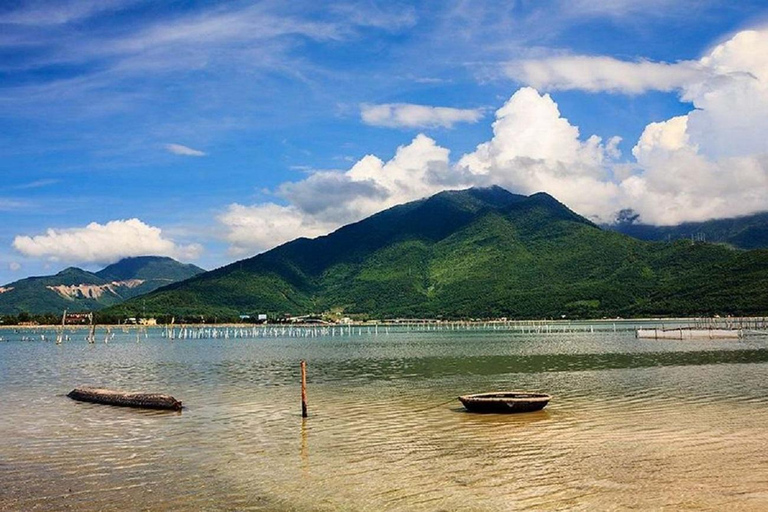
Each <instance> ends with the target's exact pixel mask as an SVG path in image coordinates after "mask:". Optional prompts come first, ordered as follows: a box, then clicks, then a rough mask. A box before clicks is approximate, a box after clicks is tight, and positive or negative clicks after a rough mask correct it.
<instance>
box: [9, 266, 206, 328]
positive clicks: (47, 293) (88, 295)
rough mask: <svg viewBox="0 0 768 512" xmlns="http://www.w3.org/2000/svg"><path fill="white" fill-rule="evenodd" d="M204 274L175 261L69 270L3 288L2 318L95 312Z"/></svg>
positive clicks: (30, 278) (23, 280)
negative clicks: (28, 314) (10, 315)
mask: <svg viewBox="0 0 768 512" xmlns="http://www.w3.org/2000/svg"><path fill="white" fill-rule="evenodd" d="M201 272H204V270H203V269H201V268H199V267H196V266H195V265H188V264H183V263H179V262H178V261H176V260H174V259H172V258H166V257H160V256H141V257H137V258H125V259H122V260H120V261H118V262H117V263H114V264H112V265H109V266H108V267H106V268H104V269H102V270H100V271H98V272H95V273H93V272H87V271H85V270H82V269H79V268H75V267H69V268H66V269H64V270H62V271H61V272H59V273H58V274H56V275H52V276H41V277H29V278H26V279H21V280H19V281H16V282H13V283H10V284H7V285H4V286H2V287H0V314H18V313H23V312H26V313H61V311H63V310H64V309H68V310H69V311H94V310H98V309H102V308H104V307H106V306H111V305H114V304H118V303H120V302H122V301H124V300H126V299H129V298H131V297H136V296H138V295H141V294H143V293H148V292H151V291H153V290H156V289H157V288H159V287H161V286H165V285H167V284H171V283H175V282H177V281H181V280H183V279H187V278H189V277H192V276H195V275H197V274H200V273H201Z"/></svg>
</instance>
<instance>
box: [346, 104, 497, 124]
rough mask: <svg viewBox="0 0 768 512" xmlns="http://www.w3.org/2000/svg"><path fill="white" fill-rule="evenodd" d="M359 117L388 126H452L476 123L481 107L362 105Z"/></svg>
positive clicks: (479, 116) (366, 122) (481, 113)
mask: <svg viewBox="0 0 768 512" xmlns="http://www.w3.org/2000/svg"><path fill="white" fill-rule="evenodd" d="M360 117H361V118H362V120H363V122H364V123H365V124H369V125H372V126H385V127H388V128H453V125H455V124H457V123H476V122H478V121H479V120H480V119H482V117H483V111H482V109H462V108H451V107H431V106H428V105H414V104H412V103H382V104H380V105H362V106H361V107H360Z"/></svg>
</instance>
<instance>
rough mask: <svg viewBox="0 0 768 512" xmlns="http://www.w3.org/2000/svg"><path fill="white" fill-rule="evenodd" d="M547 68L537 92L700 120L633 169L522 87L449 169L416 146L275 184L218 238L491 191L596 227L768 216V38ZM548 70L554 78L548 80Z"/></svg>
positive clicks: (642, 148)
mask: <svg viewBox="0 0 768 512" xmlns="http://www.w3.org/2000/svg"><path fill="white" fill-rule="evenodd" d="M575 64H581V65H583V67H584V69H583V70H579V69H578V68H579V66H577V65H575ZM547 66H549V67H547ZM541 69H544V70H545V71H546V73H545V72H542V74H541V78H540V80H539V81H538V82H537V84H538V85H541V86H542V87H546V88H550V89H555V88H580V89H584V90H588V91H593V92H594V91H613V92H617V91H619V92H627V93H632V94H635V93H641V92H643V91H647V90H651V89H656V90H665V91H668V90H676V91H678V94H680V96H681V99H683V100H684V101H689V102H691V103H693V105H694V107H695V108H694V110H692V111H691V112H690V113H688V114H687V115H683V116H677V117H673V118H671V119H667V120H661V121H659V122H655V123H650V124H649V125H648V126H646V127H645V130H644V131H643V133H642V135H641V136H640V138H639V140H638V141H637V142H636V144H635V146H634V148H633V150H632V156H633V157H634V161H618V159H619V158H620V156H621V155H620V153H619V150H618V143H619V141H620V139H619V138H618V137H611V138H609V139H607V140H602V139H601V138H600V137H597V136H595V135H591V136H585V135H582V134H580V133H579V129H578V127H577V126H575V125H573V124H572V123H571V122H570V121H569V120H568V119H567V118H565V117H564V116H563V115H562V114H561V113H560V110H559V108H558V105H557V103H556V102H555V100H554V99H553V98H552V97H551V96H550V95H549V94H542V93H540V92H539V91H538V90H536V89H535V88H532V87H523V88H521V89H519V90H518V91H517V92H515V93H514V94H513V95H512V97H511V98H510V99H509V100H508V101H507V102H506V103H505V104H504V105H503V106H502V107H501V108H500V109H499V110H498V111H496V114H495V121H494V122H493V136H492V137H491V139H490V140H488V141H486V142H484V143H482V144H479V145H478V146H477V147H476V149H475V150H474V151H472V152H470V153H468V154H465V155H462V156H461V157H459V158H458V160H457V161H454V162H452V161H451V159H450V152H449V150H448V149H446V148H444V147H441V146H440V145H438V144H437V142H436V141H435V140H433V139H431V138H430V137H427V136H426V135H423V134H420V135H417V136H416V137H415V138H414V139H413V140H412V141H411V142H410V143H408V144H405V145H403V146H401V147H399V148H397V151H396V152H395V154H394V156H393V157H392V158H391V159H389V160H386V161H385V160H383V159H381V158H379V157H377V156H375V155H367V156H365V157H363V158H362V159H360V160H359V161H357V162H356V163H355V164H354V165H353V166H352V167H351V168H350V169H348V170H346V171H343V172H342V171H339V172H330V171H318V172H315V173H312V174H310V175H309V176H308V177H307V178H305V179H303V180H301V181H298V182H292V183H284V184H282V185H281V186H279V187H277V189H276V190H275V193H276V194H277V195H278V196H279V197H280V198H281V199H282V200H284V201H285V204H283V205H278V204H274V203H261V204H256V205H251V206H244V205H239V204H233V205H230V206H229V208H228V209H227V211H226V212H225V213H223V214H222V215H221V216H220V217H219V221H220V222H221V224H222V225H223V227H224V229H225V231H224V232H225V238H226V239H227V240H228V241H229V242H230V244H231V246H232V247H233V250H235V251H236V252H239V253H246V252H248V251H262V250H265V249H269V248H270V247H273V246H274V245H277V244H278V243H281V242H284V241H287V240H290V239H293V238H295V237H297V236H317V235H320V234H325V233H327V232H329V231H332V230H333V229H335V228H337V227H339V226H341V225H343V224H346V223H349V222H353V221H357V220H360V219H362V218H364V217H366V216H369V215H371V214H373V213H376V212H378V211H381V210H383V209H385V208H388V207H391V206H393V205H396V204H400V203H403V202H406V201H410V200H414V199H418V198H421V197H426V196H429V195H431V194H434V193H436V192H439V191H441V190H446V189H457V188H466V187H470V186H487V185H491V184H498V185H501V186H503V187H505V188H507V189H508V190H510V191H512V192H517V193H523V194H531V193H535V192H540V191H545V192H548V193H550V194H552V195H553V196H555V197H556V198H558V199H559V200H561V201H563V202H564V203H565V204H567V205H568V206H569V207H571V208H572V209H573V210H575V211H576V212H577V213H580V214H582V215H585V216H588V217H590V218H592V219H595V220H597V221H610V220H612V219H613V218H615V215H616V213H617V212H618V211H620V210H622V209H624V208H632V209H634V210H635V211H636V212H637V213H639V214H640V216H641V219H642V220H643V221H644V222H648V223H654V224H676V223H680V222H685V221H699V220H706V219H711V218H716V217H733V216H737V215H743V214H749V213H753V212H755V211H761V210H766V209H768V137H765V134H766V133H768V30H750V31H743V32H740V33H738V34H736V35H734V36H733V37H732V38H731V39H729V40H727V41H725V42H723V43H722V44H720V45H717V46H716V47H714V48H712V49H711V50H710V51H708V52H707V53H706V55H704V56H703V57H702V58H701V59H699V60H698V61H690V62H684V63H674V64H663V63H658V64H657V63H650V62H645V61H640V62H621V61H617V60H615V59H611V58H585V60H582V61H573V62H569V63H567V65H562V66H561V65H560V64H558V65H556V66H553V65H552V63H551V62H550V63H547V64H546V65H545V66H544V67H542V68H541ZM551 69H555V71H557V73H554V72H553V73H552V74H547V73H549V71H547V70H551ZM590 72H591V73H593V76H591V77H590V76H589V75H590ZM531 76H538V75H535V73H534V74H532V75H531ZM552 77H554V78H552ZM550 78H552V79H550ZM374 114H376V111H374ZM370 115H373V114H370ZM376 115H378V116H380V119H382V121H381V122H382V123H383V122H386V120H388V119H393V118H395V117H396V114H395V113H393V111H392V110H391V109H389V107H387V108H384V109H382V110H381V112H380V113H378V114H376ZM397 115H399V114H397ZM416 117H418V116H416ZM426 117H428V116H426ZM391 122H393V123H394V121H391ZM409 122H411V123H417V122H416V121H409ZM420 122H424V121H420ZM401 124H404V122H402V123H401ZM414 125H415V124H414Z"/></svg>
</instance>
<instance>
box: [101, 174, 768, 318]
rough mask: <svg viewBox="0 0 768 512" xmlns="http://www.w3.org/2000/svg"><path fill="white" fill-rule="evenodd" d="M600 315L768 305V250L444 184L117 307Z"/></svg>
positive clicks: (546, 200)
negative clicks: (618, 223) (639, 230)
mask: <svg viewBox="0 0 768 512" xmlns="http://www.w3.org/2000/svg"><path fill="white" fill-rule="evenodd" d="M141 311H146V313H147V314H148V315H149V314H151V315H153V316H160V315H173V316H176V317H177V319H179V318H184V317H188V318H198V319H199V318H200V315H204V316H207V317H209V318H210V319H213V318H214V317H217V318H218V319H219V320H222V319H226V318H235V317H236V316H237V315H238V314H256V313H272V314H284V313H290V314H304V313H311V312H327V311H334V312H343V314H368V315H371V316H373V317H378V318H381V317H390V318H391V317H422V316H428V317H438V316H444V317H450V318H456V317H491V316H496V317H498V316H507V317H514V318H532V317H538V318H540V317H561V316H562V315H566V316H567V317H569V318H573V317H600V316H616V315H622V316H637V315H649V314H663V315H697V314H713V313H719V314H728V313H732V314H748V313H749V314H757V313H761V314H765V313H768V251H765V250H757V251H740V250H735V249H732V248H730V247H727V246H724V245H715V244H708V243H697V242H691V241H690V240H688V241H686V240H681V241H676V242H674V243H652V242H645V241H640V240H637V239H635V238H632V237H629V236H625V235H623V234H621V233H616V232H612V231H607V230H604V229H601V228H599V227H598V226H596V225H594V224H593V223H591V222H589V221H588V220H587V219H585V218H583V217H581V216H579V215H577V214H575V213H574V212H572V211H571V210H569V209H568V208H566V207H565V206H564V205H562V204H561V203H559V202H558V201H557V200H556V199H555V198H553V197H551V196H549V195H547V194H544V193H539V194H534V195H531V196H528V197H526V196H520V195H514V194H511V193H509V192H507V191H506V190H504V189H501V188H499V187H492V188H487V189H469V190H463V191H452V192H443V193H440V194H437V195H435V196H432V197H430V198H427V199H423V200H420V201H415V202H412V203H408V204H404V205H401V206H396V207H394V208H391V209H389V210H386V211H383V212H381V213H379V214H376V215H373V216H371V217H369V218H367V219H365V220H362V221H360V222H357V223H354V224H350V225H348V226H344V227H342V228H340V229H338V230H337V231H335V232H333V233H331V234H329V235H327V236H322V237H319V238H316V239H312V240H309V239H305V238H300V239H297V240H294V241H292V242H289V243H286V244H284V245H282V246H280V247H277V248H275V249H272V250H270V251H268V252H265V253H263V254H259V255H257V256H254V257H252V258H249V259H245V260H242V261H238V262H235V263H232V264H230V265H227V266H225V267H222V268H220V269H217V270H214V271H211V272H206V273H204V274H201V275H199V276H196V277H194V278H192V279H189V280H186V281H184V282H180V283H176V284H173V285H170V286H167V287H164V288H162V289H160V290H157V291H155V292H153V293H150V294H148V295H145V296H143V297H142V298H141V300H140V301H139V300H129V301H127V302H125V303H123V304H121V305H119V306H115V307H112V308H109V309H108V310H107V311H105V312H104V314H106V315H110V314H111V315H116V316H118V317H119V316H120V315H128V316H133V315H136V314H138V313H140V312H141Z"/></svg>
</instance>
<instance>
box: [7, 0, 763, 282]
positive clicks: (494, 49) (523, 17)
mask: <svg viewBox="0 0 768 512" xmlns="http://www.w3.org/2000/svg"><path fill="white" fill-rule="evenodd" d="M766 22H768V7H767V6H766V4H765V2H762V1H755V2H750V1H741V2H729V1H686V0H677V1H671V0H670V1H668V0H649V1H646V2H637V1H625V0H617V1H614V2H610V1H598V0H572V1H554V0H552V1H525V0H520V1H512V2H480V1H465V2H462V1H454V2H452V1H427V2H393V1H387V2H374V1H363V2H324V3H320V2H303V1H295V2H221V3H216V2H189V1H187V2H150V1H142V0H101V1H96V0H94V1H91V0H83V1H76V2H67V1H55V2H54V1H52V2H45V1H30V2H23V1H21V2H4V3H3V4H2V6H0V27H2V30H0V156H1V157H2V158H0V173H1V175H2V182H1V183H0V216H1V217H0V218H2V222H1V223H0V283H7V282H11V281H14V280H16V279H19V278H22V277H26V276H28V275H36V274H46V273H52V272H54V271H58V270H60V269H61V268H63V267H65V266H68V265H77V266H81V267H85V268H99V267H100V266H103V264H105V263H109V262H111V261H115V260H116V259H119V258H120V257H122V256H128V255H139V254H154V253H158V254H168V255H171V256H174V257H177V258H179V259H182V260H185V261H191V262H194V263H197V264H199V265H201V266H203V267H206V268H213V267H216V266H220V265H223V264H225V263H228V262H230V261H233V260H235V259H239V258H242V257H247V256H250V255H253V254H255V253H257V252H259V251H263V250H265V249H268V248H270V247H272V246H274V245H276V244H279V243H282V242H284V241H285V240H288V239H290V238H293V237H295V236H302V235H306V236H316V235H318V234H322V233H324V232H327V231H329V230H332V229H334V228H335V227H338V226H339V225H341V224H344V223H346V222H349V221H353V220H358V219H359V218H362V217H364V216H366V215H369V214H371V213H373V212H375V211H379V210H380V209H383V208H386V207H389V206H391V205H393V204H397V203H399V202H403V201H407V200H412V199H416V198H418V197H422V196H425V195H429V194H431V193H434V192H436V191H439V190H442V189H445V188H457V187H464V186H472V185H487V184H491V183H499V184H501V185H503V186H505V187H506V188H508V189H510V190H513V191H515V192H521V193H532V192H535V191H538V190H546V191H547V192H550V193H552V194H553V195H555V196H556V197H558V198H559V199H561V200H562V201H564V202H565V203H566V204H568V205H569V206H570V207H571V208H573V209H575V210H576V211H577V212H579V213H581V214H583V215H586V216H589V217H590V218H595V219H596V220H610V219H611V216H612V215H614V214H615V213H616V212H617V211H618V210H620V209H622V208H633V209H635V210H636V211H637V212H639V213H640V214H641V216H642V218H643V220H645V221H647V222H652V223H658V224H665V223H667V224H669V223H675V222H679V221H683V220H702V219H705V218H713V217H723V216H733V215H739V214H745V213H750V212H753V211H758V210H760V209H768V197H767V196H766V195H765V193H766V192H761V191H760V188H761V185H762V184H765V183H768V181H766V180H768V172H767V171H766V169H767V168H768V164H766V161H767V159H766V157H765V155H766V154H767V153H768V149H766V147H765V144H766V142H765V141H763V140H759V139H760V137H751V136H749V135H745V133H746V132H747V131H748V130H752V131H754V132H758V133H760V135H761V137H764V134H765V131H761V130H760V129H761V127H762V126H764V125H761V124H760V123H761V122H762V123H765V121H760V119H762V114H763V113H764V112H766V110H765V109H766V108H768V107H766V105H768V99H766V98H768V94H766V89H765V87H764V84H765V82H764V81H763V80H762V79H763V78H764V77H765V78H768V72H766V74H763V72H764V71H766V67H767V66H766V62H765V60H764V58H761V55H763V54H766V53H768V52H765V51H763V50H764V49H765V48H768V46H766V37H765V31H764V30H763V28H764V27H765V26H766ZM728 98H730V99H728ZM733 98H741V99H742V100H741V101H740V102H738V103H733V102H734V101H735V100H733ZM763 100H766V101H763ZM729 102H730V103H729ZM500 109H501V110H500ZM691 113H693V114H691ZM652 123H657V124H652ZM756 123H757V124H756ZM576 127H578V132H576V131H574V130H576ZM593 135H594V136H596V137H599V140H598V139H597V138H590V137H592V136H593ZM731 136H732V137H733V139H732V140H731V139H730V138H729V137H731ZM765 188H768V187H765ZM713 196H716V197H714V198H713ZM701 197H710V199H712V200H709V201H706V202H702V201H700V198H701ZM697 198H699V199H697ZM660 205H664V206H663V207H662V206H660ZM762 205H765V206H764V207H763V206H762Z"/></svg>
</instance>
